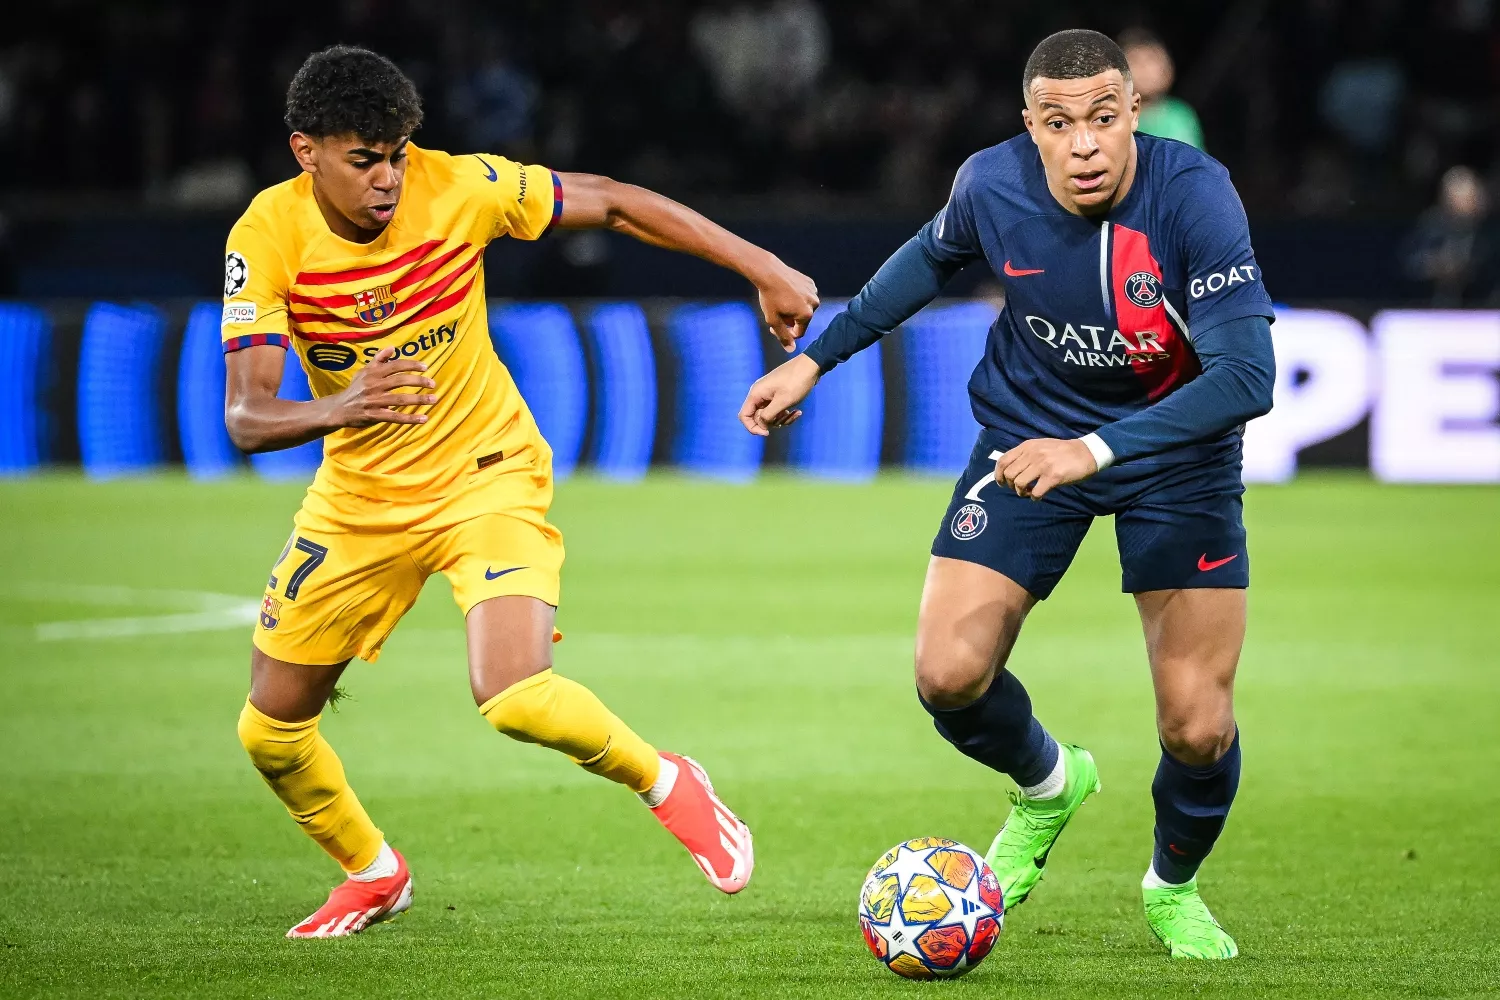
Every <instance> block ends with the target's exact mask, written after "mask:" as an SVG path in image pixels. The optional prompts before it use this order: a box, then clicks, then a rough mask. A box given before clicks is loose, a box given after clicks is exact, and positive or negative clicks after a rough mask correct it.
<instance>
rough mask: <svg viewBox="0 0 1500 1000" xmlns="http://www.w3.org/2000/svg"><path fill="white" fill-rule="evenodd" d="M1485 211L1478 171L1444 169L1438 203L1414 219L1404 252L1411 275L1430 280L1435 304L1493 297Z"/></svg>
mask: <svg viewBox="0 0 1500 1000" xmlns="http://www.w3.org/2000/svg"><path fill="white" fill-rule="evenodd" d="M1488 215H1489V196H1488V195H1487V194H1486V193H1485V189H1484V184H1483V183H1482V182H1481V181H1480V179H1479V175H1478V174H1476V173H1475V172H1474V171H1473V170H1472V169H1470V168H1469V167H1452V168H1450V169H1449V170H1448V172H1447V173H1445V174H1443V180H1442V185H1441V188H1440V191H1439V194H1438V203H1437V204H1436V205H1434V206H1432V207H1431V208H1429V209H1428V210H1427V211H1426V212H1424V213H1423V214H1422V217H1421V219H1420V220H1419V221H1418V222H1417V227H1416V230H1415V231H1414V232H1413V233H1412V235H1411V238H1410V243H1409V249H1408V253H1407V269H1408V271H1409V272H1410V274H1411V275H1412V277H1414V278H1417V279H1418V280H1421V281H1426V282H1430V283H1431V284H1432V304H1433V305H1435V306H1445V307H1454V306H1461V305H1477V304H1483V303H1486V302H1487V301H1488V300H1489V299H1490V298H1491V297H1492V295H1493V292H1494V281H1493V277H1492V275H1491V274H1490V268H1489V265H1490V256H1491V255H1490V240H1489V238H1488V236H1487V234H1486V232H1485V226H1484V223H1485V219H1486V217H1487V216H1488Z"/></svg>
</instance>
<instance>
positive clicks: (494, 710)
mask: <svg viewBox="0 0 1500 1000" xmlns="http://www.w3.org/2000/svg"><path fill="white" fill-rule="evenodd" d="M560 680H561V678H559V677H558V676H557V675H556V674H554V673H553V672H552V671H551V670H543V671H541V672H539V673H535V674H532V675H531V676H530V677H527V678H526V679H524V680H521V681H517V682H516V683H515V684H512V685H511V686H510V687H508V688H506V689H505V690H504V691H501V692H500V693H499V694H497V695H495V696H494V697H493V698H490V699H488V700H486V701H485V702H483V703H482V704H480V706H479V714H480V715H482V716H484V717H485V719H486V720H487V721H488V722H489V724H490V725H492V726H494V727H495V729H496V730H497V731H499V732H500V733H503V734H504V735H506V736H509V737H510V738H511V739H513V740H521V741H522V742H525V743H537V742H541V740H540V739H539V738H538V737H539V734H542V733H545V732H549V731H550V730H551V729H552V728H553V716H554V715H556V711H557V685H558V682H559V681H560Z"/></svg>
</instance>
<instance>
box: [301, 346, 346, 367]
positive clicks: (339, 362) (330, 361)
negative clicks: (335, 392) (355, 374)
mask: <svg viewBox="0 0 1500 1000" xmlns="http://www.w3.org/2000/svg"><path fill="white" fill-rule="evenodd" d="M354 357H355V355H354V348H352V347H347V346H345V345H344V344H314V345H312V346H311V347H309V348H308V349H307V360H309V361H311V362H312V363H313V367H314V368H321V369H323V370H324V371H325V372H341V371H343V370H344V369H345V368H348V367H349V366H350V365H352V364H354Z"/></svg>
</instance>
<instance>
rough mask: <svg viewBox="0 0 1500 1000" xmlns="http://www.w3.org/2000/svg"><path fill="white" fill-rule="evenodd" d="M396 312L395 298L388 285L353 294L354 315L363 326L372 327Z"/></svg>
mask: <svg viewBox="0 0 1500 1000" xmlns="http://www.w3.org/2000/svg"><path fill="white" fill-rule="evenodd" d="M395 311H396V296H394V295H392V294H391V286H390V285H377V286H376V287H374V288H367V289H365V290H364V291H362V292H355V293H354V315H355V317H356V318H357V319H358V320H359V321H360V322H361V323H363V324H364V325H365V326H374V325H375V324H376V323H379V322H380V321H381V320H383V319H385V318H386V317H387V316H389V315H390V314H391V313H393V312H395Z"/></svg>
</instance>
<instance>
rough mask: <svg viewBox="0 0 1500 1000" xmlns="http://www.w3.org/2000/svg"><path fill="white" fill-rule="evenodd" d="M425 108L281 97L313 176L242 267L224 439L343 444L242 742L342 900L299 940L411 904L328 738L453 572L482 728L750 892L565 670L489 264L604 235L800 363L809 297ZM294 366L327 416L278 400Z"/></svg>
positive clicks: (659, 759) (733, 832) (337, 84)
mask: <svg viewBox="0 0 1500 1000" xmlns="http://www.w3.org/2000/svg"><path fill="white" fill-rule="evenodd" d="M421 120H422V109H421V102H420V99H419V97H418V95H417V93H416V90H415V88H414V87H413V86H412V84H411V81H409V80H408V79H407V78H406V77H405V76H403V75H402V74H401V72H400V70H398V69H397V68H396V67H395V65H393V64H392V63H391V62H390V61H389V60H387V59H385V58H384V57H382V56H379V55H376V54H375V53H373V52H369V51H366V50H363V49H357V48H350V47H345V46H335V47H333V48H330V49H326V50H324V51H322V52H317V53H315V54H313V55H312V56H310V57H309V58H308V60H307V61H306V62H305V63H304V64H303V66H302V68H301V69H300V70H299V71H298V73H297V75H296V77H295V78H294V79H293V80H292V84H291V87H290V89H289V91H288V94H287V117H286V121H287V125H288V126H289V128H290V129H291V140H290V141H291V148H292V153H293V154H294V155H295V156H296V159H297V163H298V164H299V165H300V166H301V168H302V171H303V172H302V173H301V174H300V175H299V176H298V177H296V178H295V179H293V180H290V181H287V182H285V183H282V184H278V185H276V186H275V187H272V188H269V189H267V190H265V191H263V192H261V193H260V194H259V195H258V196H257V197H256V198H255V200H254V201H253V202H251V204H250V207H249V209H247V210H246V212H245V214H244V215H243V216H242V217H241V218H240V220H239V222H237V223H236V224H235V226H234V228H233V230H232V231H231V232H230V235H229V243H228V253H227V255H226V258H225V261H226V263H225V279H224V318H223V323H224V325H223V334H224V350H225V352H226V354H227V367H228V397H227V401H226V406H225V419H226V422H227V424H228V427H229V433H230V436H231V437H232V438H233V439H234V442H235V444H236V445H238V446H239V447H240V448H242V449H243V450H245V451H248V452H261V451H272V450H276V449H279V448H288V447H291V446H293V445H298V444H301V443H303V442H305V441H311V440H313V439H315V438H320V437H321V438H323V439H324V453H323V464H322V466H321V467H320V468H319V470H318V473H317V476H316V478H315V479H314V480H313V483H312V486H311V487H310V488H309V489H308V491H307V496H306V498H305V499H304V501H303V504H302V509H301V510H300V511H299V512H298V513H297V516H296V518H295V519H294V521H293V524H294V528H293V531H292V536H291V538H290V539H289V540H288V541H287V544H286V548H285V549H284V550H283V551H282V553H281V556H280V557H279V558H278V559H277V561H276V563H275V565H274V566H273V568H272V570H271V578H270V581H269V582H268V584H267V586H266V592H265V597H264V599H263V601H262V603H261V613H260V622H259V624H258V625H257V626H256V630H255V636H254V649H253V651H252V653H251V660H250V694H249V698H248V699H247V701H246V704H245V707H244V710H243V712H242V713H241V715H240V720H239V735H240V740H241V742H242V743H243V744H244V746H245V749H246V750H247V751H248V752H249V754H250V759H251V760H252V761H253V762H254V764H255V767H256V769H257V770H259V771H260V773H261V775H262V776H264V778H265V780H266V783H267V784H269V785H270V786H271V789H272V791H274V792H275V793H276V795H277V797H279V798H280V799H281V801H282V803H283V804H285V806H286V808H287V810H288V811H289V812H290V813H291V815H292V818H293V819H295V820H296V821H297V823H298V824H299V825H301V827H302V829H303V830H304V831H305V832H306V833H307V834H308V836H310V837H312V838H313V840H315V841H317V843H318V845H319V846H321V847H322V848H323V849H324V850H325V851H327V852H328V854H329V855H331V856H332V857H333V859H334V860H335V861H337V862H338V863H339V864H340V865H341V866H342V867H343V869H344V871H345V873H346V874H347V880H346V881H345V882H344V883H343V884H342V885H340V886H338V887H337V888H335V889H334V890H333V893H332V894H331V895H330V896H329V898H328V902H327V903H325V904H324V905H323V906H322V907H321V908H319V909H318V910H317V912H315V913H313V914H312V915H311V916H310V917H308V918H307V919H306V920H304V921H303V922H302V923H300V924H298V925H297V926H296V927H294V928H292V929H291V931H289V932H288V936H289V937H339V936H343V935H347V934H354V933H357V932H359V931H360V930H362V929H364V928H365V927H367V926H368V925H369V924H371V923H373V922H375V921H377V920H380V919H383V918H386V917H389V916H391V915H393V914H395V913H398V912H400V911H401V910H403V909H405V908H406V907H407V906H409V905H410V904H411V891H412V889H411V886H412V882H411V875H410V872H409V871H408V869H407V866H406V862H405V860H404V859H403V858H402V857H401V855H400V854H399V853H397V852H396V851H395V850H393V849H392V848H391V847H390V846H389V845H388V844H387V843H386V840H385V837H384V836H383V835H382V833H381V832H380V830H379V829H377V828H376V826H375V824H374V823H373V822H371V820H370V817H369V816H368V815H367V814H366V812H365V810H364V808H363V807H362V806H361V805H360V803H359V800H358V799H357V798H356V797H355V795H354V791H353V789H352V788H350V786H349V782H348V781H347V779H346V778H345V776H344V769H343V765H342V764H341V763H340V762H339V758H338V756H337V755H336V754H335V753H334V751H333V748H332V747H330V746H329V745H328V743H327V742H326V741H325V740H324V739H323V738H322V736H321V735H319V733H318V719H319V715H320V713H321V712H322V710H323V707H324V705H325V704H326V703H327V701H328V698H329V696H330V694H331V693H332V691H333V690H334V685H335V684H336V683H337V681H338V679H339V676H340V674H342V673H343V671H344V668H345V667H346V666H347V665H348V664H349V661H350V660H351V659H353V658H354V657H356V656H357V657H360V658H361V659H364V660H374V659H375V658H376V656H377V655H378V654H379V652H380V646H381V644H382V643H383V642H384V641H385V639H386V637H387V636H388V635H390V633H391V629H392V628H393V627H394V626H395V624H396V622H397V621H398V620H400V618H401V616H402V615H403V614H404V613H405V612H406V611H407V609H408V608H410V607H411V605H412V603H413V602H414V601H415V600H416V598H417V594H418V592H419V591H420V590H421V589H422V584H423V581H425V580H426V578H427V577H428V576H429V575H430V574H432V573H435V572H440V573H443V574H444V575H446V576H447V577H448V579H449V580H450V581H451V582H452V584H453V594H454V597H455V598H456V599H457V601H458V605H459V607H460V609H461V610H462V611H463V613H464V617H465V624H466V629H467V634H468V649H469V683H470V687H471V689H472V690H473V694H474V700H475V702H476V703H477V704H478V705H479V711H480V712H481V713H482V714H483V716H484V718H485V719H487V720H488V721H489V722H490V724H491V725H493V726H494V727H495V728H496V729H497V730H499V731H500V732H502V733H504V734H505V735H507V736H510V737H512V738H513V739H517V740H521V741H524V742H527V743H538V744H541V745H542V746H544V747H548V748H551V749H553V750H557V751H560V752H561V753H564V754H566V755H567V756H568V757H570V758H572V759H573V760H574V761H576V762H577V763H578V764H579V765H580V766H582V767H583V768H584V769H585V770H588V771H592V772H593V773H595V774H598V775H601V776H603V777H605V778H608V779H609V780H611V781H614V782H617V783H619V784H622V785H624V786H626V787H627V788H629V789H630V790H631V791H632V792H635V793H636V794H638V795H639V796H640V797H641V799H642V800H643V801H644V802H645V803H646V805H647V806H649V807H650V808H651V809H652V811H653V813H654V814H655V815H656V817H657V818H658V819H659V820H660V821H661V822H662V824H663V825H664V826H666V828H667V829H668V830H669V831H671V833H672V834H673V835H674V836H676V837H677V839H678V840H680V841H681V842H682V843H683V845H684V846H686V847H687V849H688V851H689V852H690V853H691V855H692V856H693V858H694V860H696V861H697V863H698V866H699V867H700V868H701V869H702V870H703V873H704V874H705V875H706V876H707V877H708V880H709V881H710V882H711V883H712V884H713V885H714V886H716V887H717V888H719V889H721V890H722V891H724V892H728V893H733V892H738V891H739V890H740V889H742V888H744V886H745V884H746V883H747V882H748V881H749V879H750V874H751V871H752V869H753V866H754V854H753V851H752V844H751V838H750V831H749V828H748V827H746V825H745V824H744V823H743V822H742V821H741V820H740V819H738V818H737V817H736V816H735V815H734V813H733V812H731V811H730V810H729V809H728V807H726V806H725V805H724V804H723V803H722V802H721V801H720V800H719V799H718V797H717V796H716V795H715V794H714V790H713V786H712V785H711V784H710V783H709V781H708V776H707V775H706V774H705V773H704V771H703V769H702V768H701V767H700V766H699V765H698V764H697V763H695V762H694V761H693V760H691V759H690V758H687V757H681V756H678V755H676V754H671V753H659V752H658V751H657V750H656V749H655V748H654V747H652V746H651V745H650V744H648V743H647V742H646V741H645V740H643V739H642V738H641V737H640V736H637V735H636V734H635V732H634V731H632V730H631V729H630V727H628V726H627V725H625V723H623V722H621V721H620V720H619V719H618V718H616V717H615V716H614V715H613V714H612V713H611V712H610V711H609V709H607V708H605V706H604V705H603V704H602V703H601V702H600V701H599V699H598V698H596V697H595V696H594V695H593V693H591V692H590V691H589V690H588V689H587V688H584V687H582V686H581V685H579V684H576V683H574V682H573V681H570V680H568V679H566V678H564V677H560V676H558V675H556V674H554V673H553V672H552V654H551V647H552V643H553V641H554V640H555V639H556V638H559V637H560V636H559V635H558V634H557V633H556V632H555V631H554V629H553V619H554V615H555V613H556V609H557V603H558V586H559V585H558V575H559V571H560V569H561V567H562V561H563V544H562V536H561V534H560V533H559V532H558V530H557V529H556V528H554V527H553V526H552V525H551V524H549V523H548V522H547V517H546V515H547V508H548V506H549V504H550V503H551V500H552V453H551V449H550V448H549V447H548V446H547V442H546V441H544V440H543V439H542V436H541V434H540V433H538V431H537V426H536V423H535V421H534V420H533V419H532V416H531V413H530V412H529V411H528V410H527V408H526V403H525V402H524V401H523V400H522V399H521V396H520V393H519V392H517V390H516V385H515V382H514V381H513V380H512V379H511V376H510V374H509V372H507V371H506V369H505V366H504V365H502V364H501V363H500V361H499V359H498V358H497V357H496V356H495V353H494V350H493V349H492V347H491V346H490V338H489V331H488V327H487V324H486V320H485V300H484V265H483V253H484V248H485V246H486V245H487V244H488V243H489V242H490V241H491V240H494V239H497V238H499V237H501V236H513V237H516V238H518V239H526V240H533V239H536V238H538V237H540V236H541V235H543V234H544V233H546V232H547V231H548V230H549V229H551V228H553V227H562V228H610V229H614V230H617V231H619V232H624V233H628V234H630V235H632V236H634V237H636V238H637V239H640V240H644V241H646V242H648V243H652V244H655V245H657V246H662V247H667V248H669V249H673V250H680V251H685V252H687V253H692V254H695V255H697V256H699V257H702V258H704V259H706V260H709V261H712V262H714V263H716V264H719V265H721V266H724V267H728V268H731V269H733V270H735V271H737V272H739V273H740V274H742V275H744V276H745V277H746V278H748V279H749V280H750V281H751V282H752V283H753V284H754V285H755V287H756V289H757V291H758V292H759V294H760V303H761V307H762V311H763V312H764V314H765V318H766V322H767V323H768V324H769V325H770V327H771V329H772V332H773V333H774V334H775V335H776V336H777V337H778V339H779V340H780V341H781V342H782V344H783V346H784V347H786V348H787V349H788V350H791V349H792V347H793V345H794V342H795V340H796V338H797V337H799V336H801V335H802V333H803V332H804V330H805V328H806V325H807V322H808V320H809V319H810V318H811V317H812V313H813V310H814V309H815V308H816V306H817V304H818V299H817V291H816V289H815V288H814V286H813V283H812V281H811V280H809V279H808V278H807V277H805V276H803V275H802V274H799V273H798V272H796V271H794V270H792V269H791V268H789V267H787V266H786V265H785V264H783V263H782V262H781V261H780V260H778V259H777V258H776V257H775V256H773V255H772V254H770V253H768V252H766V251H764V250H762V249H760V248H758V247H756V246H753V245H751V244H749V243H747V242H745V241H744V240H742V239H739V238H738V237H736V236H734V235H732V234H731V233H729V232H726V231H725V230H723V229H721V228H719V227H718V226H716V225H714V224H713V223H712V222H709V221H708V220H707V219H705V218H703V217H702V216H700V215H698V214H697V213H695V212H693V211H691V210H690V209H687V208H685V207H683V206H682V205H679V204H677V203H676V202H673V201H671V200H669V199H667V198H664V197H662V196H660V195H657V194H653V193H652V192H650V191H646V190H643V189H641V188H638V187H633V186H631V185H628V184H620V183H616V182H614V181H611V180H609V179H608V178H604V177H598V176H593V175H588V174H568V173H564V174H558V173H554V172H552V171H550V170H548V169H547V168H545V167H539V166H524V165H521V164H518V163H513V162H511V161H510V160H507V159H505V158H503V157H500V156H495V155H490V154H485V153H479V154H469V155H462V156H455V155H449V154H447V153H439V152H434V151H431V150H426V149H419V148H418V147H416V146H414V145H412V144H411V143H410V142H409V141H408V140H409V137H410V135H411V134H412V132H413V131H415V130H416V128H417V126H418V125H419V124H420V123H421ZM288 349H292V350H295V351H296V352H297V354H298V357H299V358H300V360H301V362H302V365H303V367H304V368H305V369H306V371H307V374H308V380H309V382H310V383H311V385H312V390H313V395H314V397H315V398H314V399H313V400H312V401H311V402H294V401H290V400H284V399H279V398H277V395H276V393H277V389H278V387H279V385H280V382H281V374H282V369H283V364H284V358H285V352H286V351H287V350H288Z"/></svg>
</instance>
